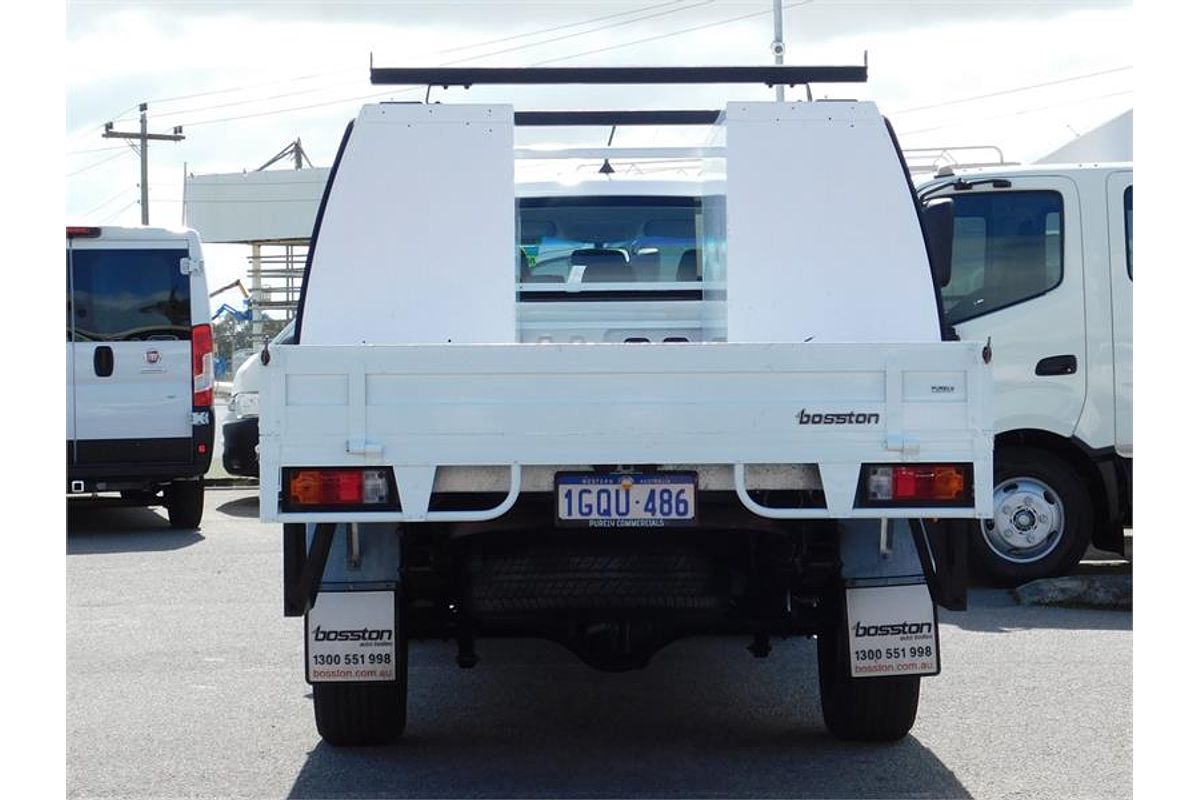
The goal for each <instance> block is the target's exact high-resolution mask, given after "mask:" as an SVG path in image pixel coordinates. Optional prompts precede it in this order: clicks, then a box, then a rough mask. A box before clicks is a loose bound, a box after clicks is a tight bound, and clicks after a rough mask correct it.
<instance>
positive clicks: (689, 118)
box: [513, 109, 721, 127]
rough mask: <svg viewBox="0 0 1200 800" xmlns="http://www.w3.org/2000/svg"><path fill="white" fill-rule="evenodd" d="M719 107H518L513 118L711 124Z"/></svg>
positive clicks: (531, 122) (521, 122) (553, 122)
mask: <svg viewBox="0 0 1200 800" xmlns="http://www.w3.org/2000/svg"><path fill="white" fill-rule="evenodd" d="M720 115H721V112H720V111H701V110H665V109H664V110H661V111H517V112H515V113H514V114H513V122H514V124H516V125H518V126H547V127H549V126H565V125H605V126H607V125H620V126H622V127H624V126H626V125H712V124H713V123H714V122H716V121H717V117H719V116H720Z"/></svg>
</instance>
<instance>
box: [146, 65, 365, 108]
mask: <svg viewBox="0 0 1200 800" xmlns="http://www.w3.org/2000/svg"><path fill="white" fill-rule="evenodd" d="M357 71H358V70H357V69H338V70H331V71H329V72H314V73H313V74H311V75H300V76H297V77H295V78H282V79H280V80H277V81H265V82H263V83H253V84H250V85H249V86H235V87H233V88H232V89H213V90H212V91H208V92H195V93H193V94H179V95H175V96H174V97H160V98H158V99H156V100H151V101H149V102H151V103H156V104H161V103H167V104H169V103H173V102H175V101H177V100H193V99H195V98H197V97H211V96H212V95H216V94H232V93H233V92H244V91H247V90H249V89H261V88H262V87H264V86H277V85H279V84H283V83H299V82H300V81H310V80H313V79H314V78H324V77H328V76H330V75H349V74H350V73H351V72H357Z"/></svg>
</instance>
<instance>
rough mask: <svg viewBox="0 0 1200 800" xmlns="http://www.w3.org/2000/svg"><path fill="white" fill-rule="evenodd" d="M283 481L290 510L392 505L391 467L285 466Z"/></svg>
mask: <svg viewBox="0 0 1200 800" xmlns="http://www.w3.org/2000/svg"><path fill="white" fill-rule="evenodd" d="M283 484H284V486H285V487H286V489H285V497H286V504H287V507H288V508H290V509H291V510H299V509H305V508H307V509H313V508H324V507H337V508H346V507H350V506H361V507H367V506H389V507H390V506H392V505H393V503H392V501H391V498H392V490H391V480H390V475H389V470H385V469H379V468H377V467H376V468H371V469H361V468H359V467H330V468H322V469H285V470H284V471H283Z"/></svg>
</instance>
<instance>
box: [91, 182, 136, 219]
mask: <svg viewBox="0 0 1200 800" xmlns="http://www.w3.org/2000/svg"><path fill="white" fill-rule="evenodd" d="M135 188H136V187H133V186H126V187H125V188H124V189H122V190H121V191H119V192H117V193H116V194H114V195H113V196H112V197H110V198H108V199H107V200H105V201H104V202H103V203H101V204H100V205H98V206H96V207H95V208H93V209H90V210H88V211H85V212H83V213H82V214H80V215H79V216H80V217H81V218H86V217H90V216H91V215H92V214H95V213H96V212H97V211H99V210H100V209H102V208H104V207H105V206H106V205H108V204H109V203H111V202H112V201H113V200H116V199H117V198H118V197H121V196H122V195H124V194H126V193H128V192H131V191H133V190H134V189H135Z"/></svg>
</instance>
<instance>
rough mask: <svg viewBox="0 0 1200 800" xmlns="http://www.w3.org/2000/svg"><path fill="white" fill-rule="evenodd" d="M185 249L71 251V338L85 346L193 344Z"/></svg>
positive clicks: (69, 271) (189, 289)
mask: <svg viewBox="0 0 1200 800" xmlns="http://www.w3.org/2000/svg"><path fill="white" fill-rule="evenodd" d="M187 257H188V251H187V250H186V249H176V248H171V249H155V250H120V249H113V250H69V251H68V252H67V273H68V274H67V338H68V339H69V340H71V341H82V342H120V341H136V340H153V339H189V338H190V337H191V335H192V318H191V307H192V297H191V283H190V281H189V279H188V276H187V275H184V274H183V273H182V272H181V271H180V268H179V261H180V259H183V258H187Z"/></svg>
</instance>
